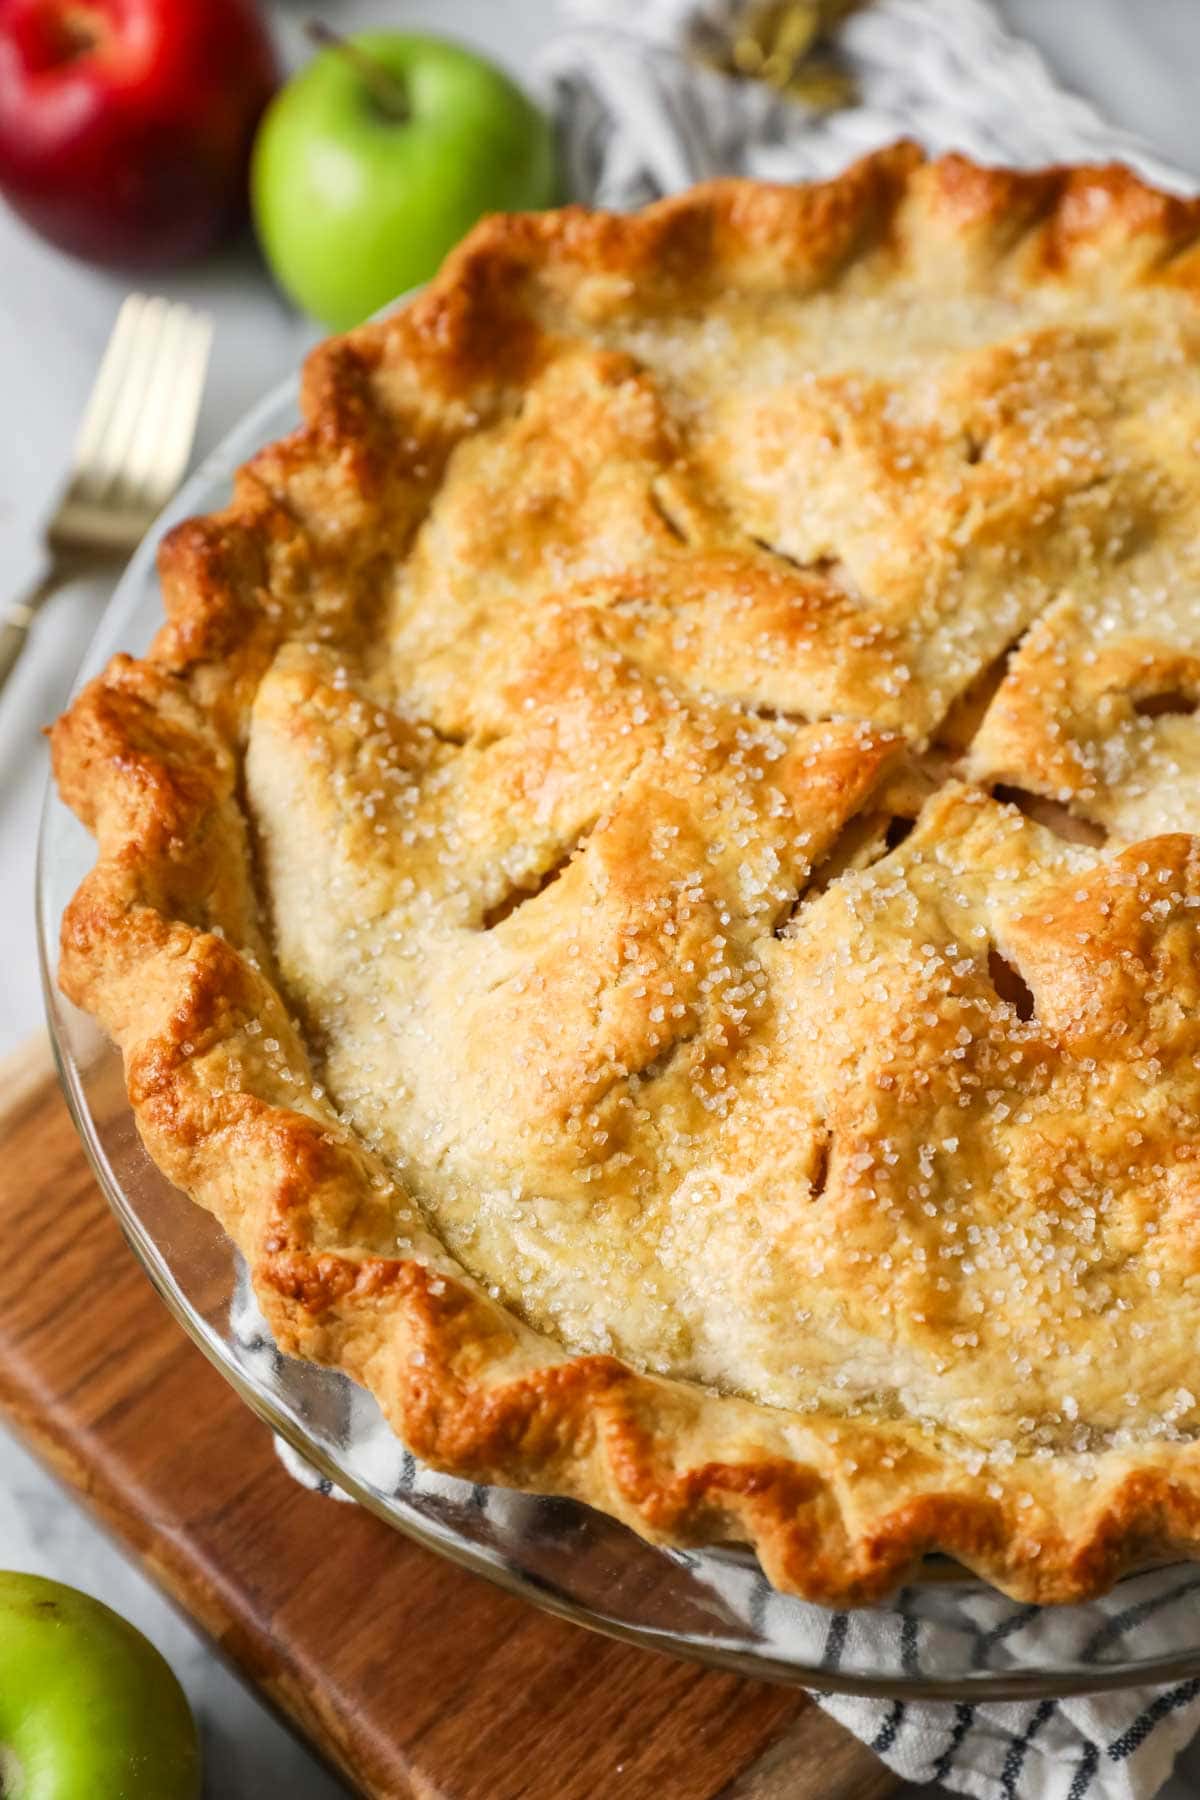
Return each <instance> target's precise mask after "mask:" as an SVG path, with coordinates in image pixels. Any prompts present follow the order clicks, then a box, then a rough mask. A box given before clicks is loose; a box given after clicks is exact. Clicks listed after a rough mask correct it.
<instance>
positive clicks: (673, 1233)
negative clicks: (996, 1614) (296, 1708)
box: [53, 145, 1200, 1603]
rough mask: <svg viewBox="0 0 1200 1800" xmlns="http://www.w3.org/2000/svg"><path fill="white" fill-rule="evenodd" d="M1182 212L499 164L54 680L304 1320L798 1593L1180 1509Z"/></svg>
mask: <svg viewBox="0 0 1200 1800" xmlns="http://www.w3.org/2000/svg"><path fill="white" fill-rule="evenodd" d="M1198 301H1200V202H1193V201H1185V200H1181V199H1178V198H1174V197H1171V196H1168V195H1164V194H1162V193H1158V192H1155V191H1153V190H1152V189H1150V188H1148V187H1146V186H1145V185H1143V184H1142V183H1141V182H1140V181H1139V180H1137V179H1136V178H1135V177H1134V176H1133V175H1131V174H1129V173H1128V172H1127V171H1125V170H1123V169H1120V168H1105V169H1094V168H1093V169H1087V168H1084V169H1073V170H1062V169H1059V170H1050V171H1046V172H1040V173H1012V172H1008V171H1001V170H995V169H983V168H979V167H976V166H974V165H973V164H971V163H969V162H967V161H965V160H963V159H961V158H957V157H949V158H945V159H943V160H940V161H936V162H926V161H925V160H924V159H923V158H922V156H921V155H920V153H919V152H918V151H916V150H915V149H913V148H912V147H910V146H904V145H901V146H897V147H896V148H894V149H891V150H888V151H885V152H883V153H880V154H877V155H875V156H873V157H871V158H869V159H867V160H866V161H865V162H862V163H860V164H858V165H857V166H856V167H854V168H853V169H851V170H850V171H848V172H847V173H846V174H844V175H842V176H841V177H839V178H838V179H837V180H834V181H832V182H829V183H827V184H824V185H819V186H809V187H796V188H789V187H769V186H761V185H756V184H752V183H745V182H738V181H722V182H717V183H714V184H711V185H708V186H704V187H701V188H698V189H696V190H694V191H693V192H690V193H686V194H682V195H680V196H678V197H675V198H672V199H668V200H665V201H663V202H661V203H659V204H656V205H654V206H651V207H650V208H648V209H647V210H646V211H644V212H642V213H640V214H638V215H636V216H620V217H618V216H608V215H603V214H595V213H589V212H586V211H583V210H581V209H579V208H568V209H567V210H565V211H560V212H552V213H546V214H540V215H534V216H528V217H526V216H519V217H509V218H494V219H491V220H488V221H486V222H485V223H484V224H483V225H481V226H480V227H479V228H478V229H477V230H476V231H475V232H474V233H473V234H472V235H471V236H470V237H469V238H468V239H467V240H466V242H465V243H464V244H463V245H462V246H461V248H460V249H459V250H458V251H457V252H456V253H455V254H454V255H453V256H452V257H451V259H450V260H449V262H448V263H447V265H446V267H445V269H444V270H443V272H442V274H441V275H440V276H439V278H438V279H437V280H436V281H435V282H434V283H433V284H432V285H431V286H430V287H429V288H428V289H427V290H426V291H425V292H424V293H423V294H422V295H420V296H419V297H418V298H417V299H416V300H415V301H413V302H412V303H411V304H409V305H407V306H405V307H403V308H401V309H400V310H399V311H397V312H395V313H394V314H393V315H392V316H391V317H389V318H386V319H384V320H382V321H381V322H378V323H372V324H369V325H366V326H364V327H362V328H361V329H359V330H357V331H354V332H351V333H350V334H349V335H348V336H345V337H341V338H338V339H335V340H333V341H332V342H330V343H328V344H326V345H324V346H323V347H322V348H321V349H319V350H318V351H317V352H316V353H315V354H314V355H313V357H312V358H311V360H310V361H309V363H308V366H307V369H306V372H305V377H304V384H303V416H304V423H303V425H302V426H301V428H300V429H299V430H298V431H297V432H296V433H295V434H294V435H293V436H291V437H289V438H287V439H285V440H284V441H283V442H281V443H277V444H274V445H272V446H271V447H270V448H268V449H266V450H264V451H263V452H262V453H261V454H260V455H258V456H257V457H255V458H254V460H253V461H252V462H250V463H249V464H248V466H247V467H245V468H244V469H243V470H242V471H241V472H240V474H239V475H238V477H237V480H236V485H235V488H234V494H233V499H232V502H231V504H230V505H229V506H228V507H227V508H226V509H225V510H224V511H223V512H220V513H217V514H215V515H213V516H211V517H207V518H199V519H192V520H190V521H188V522H187V523H185V524H183V525H180V526H178V527H177V528H176V529H175V530H174V531H173V532H171V534H170V535H169V536H168V538H167V539H166V540H165V542H164V544H163V547H162V551H161V557H160V568H161V578H162V588H163V595H164V600H165V607H166V623H165V624H164V625H163V627H162V629H161V631H160V632H159V634H158V636H157V637H156V639H155V641H154V643H153V645H152V646H151V648H150V651H149V653H148V654H147V655H146V656H145V657H144V658H142V659H140V660H132V659H130V658H129V657H123V656H122V657H117V658H115V659H114V660H113V661H112V663H110V665H109V666H108V668H107V669H106V670H105V672H104V673H103V674H102V675H101V676H99V677H98V678H97V679H96V680H94V681H93V682H92V683H91V684H90V685H89V686H88V687H87V688H85V689H84V691H83V692H82V694H81V695H80V696H79V698H78V699H77V700H76V701H75V703H74V704H73V706H72V707H71V709H70V711H69V712H68V713H67V714H66V715H65V717H64V718H63V719H61V720H60V721H59V722H58V724H57V725H56V727H55V728H54V734H53V739H54V743H53V747H54V759H55V767H56V770H57V776H58V781H59V784H60V786H61V790H62V792H63V794H64V796H65V798H66V799H67V801H68V802H69V804H70V805H71V807H72V808H73V809H74V810H75V812H76V813H78V815H79V816H80V818H81V819H83V820H84V821H85V823H86V824H87V825H88V826H89V827H90V829H91V830H92V831H93V832H94V833H95V835H96V838H97V840H98V846H99V854H98V861H97V864H96V867H95V869H94V871H93V873H92V874H91V875H90V876H89V877H88V878H87V880H86V881H85V882H84V884H83V886H82V887H81V888H80V890H79V892H78V894H77V895H76V897H75V899H74V901H73V903H72V905H71V906H70V908H69V910H68V912H67V915H66V918H65V920H64V924H63V937H62V960H61V980H62V983H63V986H64V988H65V990H66V992H67V993H68V995H69V996H70V997H71V998H72V999H73V1000H74V1001H76V1002H77V1003H78V1004H79V1005H81V1006H83V1007H86V1008H87V1009H88V1010H89V1011H90V1012H92V1013H93V1014H95V1015H96V1017H97V1018H98V1019H99V1020H100V1021H101V1022H102V1024H103V1026H104V1027H105V1029H106V1030H107V1031H108V1032H109V1033H110V1034H111V1036H112V1038H113V1039H114V1040H115V1041H116V1042H117V1044H118V1045H119V1046H120V1048H121V1050H122V1052H123V1054H124V1059H125V1069H126V1075H127V1080H128V1087H129V1095H130V1100H131V1102H132V1105H133V1109H134V1112H135V1115H136V1118H137V1123H138V1127H139V1129H140V1131H141V1134H142V1137H143V1138H144V1140H145V1143H146V1145H147V1148H148V1150H149V1152H150V1154H151V1156H152V1157H153V1158H154V1159H155V1161H156V1162H157V1163H158V1164H159V1165H160V1167H161V1168H162V1169H163V1170H164V1171H165V1172H166V1173H167V1174H168V1175H169V1176H170V1178H171V1179H172V1180H173V1181H175V1182H176V1183H178V1185H179V1186H180V1187H181V1188H182V1189H184V1190H185V1191H186V1192H187V1193H188V1194H190V1195H191V1196H193V1197H194V1199H195V1200H196V1201H198V1202H199V1203H200V1204H201V1205H202V1206H204V1207H207V1208H209V1209H210V1210H211V1211H212V1212H213V1213H214V1214H215V1215H216V1216H217V1217H218V1219H219V1220H220V1221H221V1222H222V1223H223V1225H224V1227H225V1229H226V1230H227V1231H228V1233H229V1235H230V1237H231V1238H232V1239H233V1241H234V1242H235V1243H236V1245H237V1246H238V1247H239V1249H240V1251H241V1252H242V1254H243V1256H244V1257H245V1259H246V1262H247V1264H248V1265H249V1268H250V1271H251V1273H252V1276H253V1280H254V1284H255V1289H256V1292H257V1294H258V1297H259V1301H260V1303H261V1305H262V1307H263V1310H264V1312H265V1314H266V1316H267V1318H268V1320H269V1322H270V1324H271V1327H272V1329H273V1331H274V1333H275V1335H276V1337H277V1340H278V1342H279V1344H280V1346H281V1347H282V1348H283V1349H284V1350H285V1351H287V1352H289V1353H291V1354H292V1355H295V1356H299V1357H304V1358H308V1359H311V1360H313V1361H316V1362H319V1363H322V1364H326V1365H329V1366H331V1367H336V1368H338V1369H341V1370H344V1371H346V1372H347V1373H348V1374H349V1375H351V1376H352V1377H353V1378H354V1379H355V1380H357V1381H359V1382H362V1383H364V1384H365V1385H366V1386H367V1387H368V1388H369V1389H370V1390H371V1391H372V1392H373V1393H374V1394H375V1395H376V1396H377V1397H378V1400H379V1402H380V1404H381V1406H382V1407H383V1409H384V1411H385V1413H386V1415H387V1417H388V1419H389V1420H390V1421H391V1422H392V1424H393V1425H394V1428H395V1430H396V1431H397V1432H398V1433H399V1434H400V1436H401V1437H402V1438H403V1439H404V1440H405V1442H406V1443H407V1444H408V1445H409V1446H410V1448H411V1449H412V1450H413V1452H414V1453H415V1454H416V1455H417V1456H418V1457H421V1458H423V1459H424V1460H425V1461H426V1462H428V1463H429V1464H431V1465H433V1466H436V1467H437V1468H440V1469H443V1470H447V1471H450V1472H452V1473H455V1474H460V1475H464V1476H469V1477H471V1478H474V1479H478V1480H480V1481H486V1482H497V1483H505V1484H509V1485H512V1486H515V1487H520V1488H525V1489H529V1490H534V1491H538V1492H543V1493H550V1494H558V1495H566V1496H573V1497H575V1498H577V1499H579V1500H583V1501H586V1502H589V1503H590V1504H592V1505H593V1506H598V1507H601V1508H603V1509H605V1510H606V1511H607V1512H609V1513H611V1514H613V1515H615V1516H616V1517H618V1518H620V1519H622V1520H624V1521H625V1522H626V1523H627V1524H629V1525H630V1526H632V1527H633V1528H634V1529H635V1530H636V1531H639V1532H641V1533H643V1534H644V1535H645V1536H646V1537H648V1538H650V1539H652V1540H655V1541H658V1542H661V1543H665V1544H672V1545H698V1544H711V1543H717V1542H730V1543H742V1544H748V1545H751V1546H753V1548H754V1549H755V1550H756V1552H757V1554H758V1556H759V1558H760V1559H761V1562H762V1565H763V1567H764V1569H765V1570H766V1572H767V1574H768V1575H769V1577H770V1579H771V1580H772V1581H773V1582H775V1583H776V1584H777V1586H779V1587H780V1588H782V1589H785V1590H789V1591H792V1592H795V1593H798V1594H803V1595H806V1596H808V1597H810V1598H814V1599H818V1600H822V1601H827V1602H838V1603H854V1602H859V1601H866V1600H870V1599H872V1598H874V1597H877V1596H880V1595H882V1594H885V1593H886V1592H887V1591H888V1590H889V1589H891V1588H893V1587H894V1586H895V1584H896V1583H897V1582H899V1581H900V1580H902V1579H903V1578H904V1577H905V1576H906V1574H907V1573H908V1572H909V1571H911V1569H912V1568H913V1567H914V1565H915V1564H916V1563H917V1561H918V1560H919V1559H920V1558H921V1557H922V1556H923V1555H924V1554H925V1553H927V1552H930V1551H934V1550H940V1551H944V1552H947V1553H949V1554H951V1555H953V1556H954V1557H957V1558H958V1559H959V1560H960V1561H961V1562H963V1563H964V1564H966V1565H968V1566H969V1567H970V1568H972V1569H974V1570H977V1571H978V1572H979V1573H980V1574H982V1575H984V1576H985V1577H987V1578H988V1579H989V1580H991V1581H992V1582H994V1583H996V1584H997V1585H998V1586H1000V1587H1001V1588H1003V1589H1005V1590H1006V1591H1007V1592H1009V1593H1011V1594H1013V1595H1017V1596H1021V1597H1024V1598H1028V1599H1032V1600H1038V1601H1069V1600H1074V1599H1078V1598H1081V1597H1084V1596H1087V1595H1092V1594H1095V1593H1097V1592H1098V1591H1100V1590H1102V1589H1103V1588H1104V1587H1105V1586H1107V1585H1108V1584H1110V1583H1111V1582H1112V1581H1113V1580H1114V1579H1115V1578H1116V1577H1117V1576H1118V1575H1119V1574H1120V1573H1121V1571H1122V1570H1123V1569H1125V1568H1126V1567H1129V1566H1131V1565H1133V1564H1136V1563H1139V1562H1142V1561H1144V1560H1145V1559H1147V1558H1148V1557H1160V1556H1175V1555H1178V1556H1188V1555H1195V1554H1200V717H1197V715H1196V706H1197V702H1198V701H1200V305H1198Z"/></svg>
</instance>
